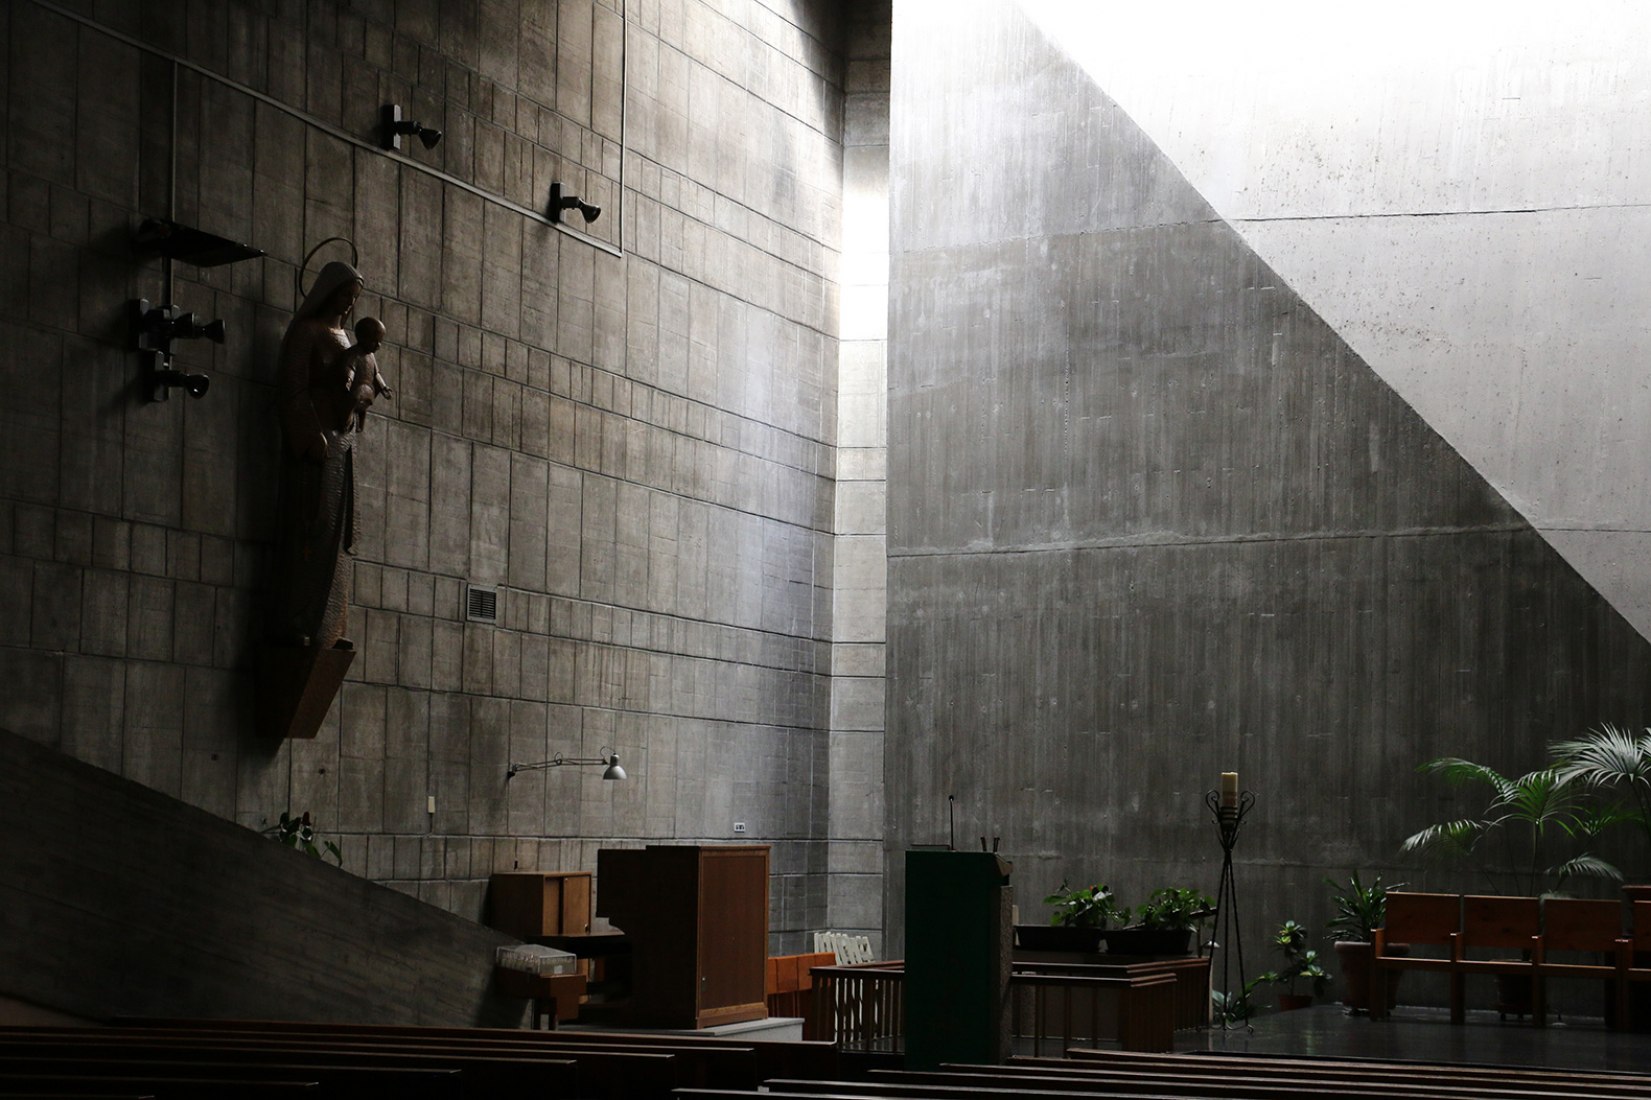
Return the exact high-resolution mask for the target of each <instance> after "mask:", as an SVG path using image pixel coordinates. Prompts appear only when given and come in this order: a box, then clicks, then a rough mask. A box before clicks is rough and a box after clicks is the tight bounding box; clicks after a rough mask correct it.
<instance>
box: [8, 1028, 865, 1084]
mask: <svg viewBox="0 0 1651 1100" xmlns="http://www.w3.org/2000/svg"><path fill="white" fill-rule="evenodd" d="M837 1073H838V1065H837V1052H836V1049H835V1048H834V1047H833V1046H832V1045H831V1044H829V1043H780V1042H763V1041H755V1042H741V1041H736V1040H730V1039H716V1038H709V1037H701V1036H695V1035H667V1034H659V1033H629V1034H622V1033H609V1032H603V1033H595V1032H575V1031H552V1032H542V1031H525V1030H510V1029H489V1028H441V1027H396V1026H380V1025H372V1024H333V1023H327V1024H318V1023H299V1022H284V1021H253V1020H159V1019H144V1020H119V1021H116V1022H114V1023H113V1024H112V1025H111V1026H108V1027H7V1028H0V1096H17V1095H40V1096H78V1095H120V1096H154V1097H157V1098H166V1097H178V1098H182V1100H198V1098H206V1097H219V1096H222V1097H239V1096H246V1097H253V1098H255V1100H263V1098H266V1097H267V1098H269V1100H276V1098H285V1097H314V1098H317V1100H328V1098H331V1097H348V1098H349V1100H359V1097H360V1096H361V1095H362V1093H363V1090H366V1091H367V1093H368V1094H369V1095H374V1096H377V1095H384V1096H395V1097H408V1098H430V1100H447V1098H460V1097H476V1096H499V1097H517V1096H533V1097H535V1098H543V1100H561V1098H567V1100H573V1098H589V1100H630V1098H638V1100H664V1098H666V1097H669V1096H670V1095H671V1094H672V1092H673V1091H674V1090H677V1089H682V1088H711V1089H719V1088H720V1089H755V1088H756V1087H757V1086H758V1085H759V1084H760V1083H761V1082H762V1081H764V1080H768V1079H770V1078H781V1077H820V1078H830V1077H834V1076H836V1075H837Z"/></svg>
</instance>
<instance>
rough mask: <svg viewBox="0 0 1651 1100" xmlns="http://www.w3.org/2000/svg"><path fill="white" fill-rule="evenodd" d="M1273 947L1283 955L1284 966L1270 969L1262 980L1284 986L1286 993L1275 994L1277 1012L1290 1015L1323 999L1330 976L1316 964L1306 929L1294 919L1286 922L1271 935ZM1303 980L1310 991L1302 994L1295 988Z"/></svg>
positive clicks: (1314, 949) (1316, 960)
mask: <svg viewBox="0 0 1651 1100" xmlns="http://www.w3.org/2000/svg"><path fill="white" fill-rule="evenodd" d="M1273 946H1274V947H1275V948H1277V949H1278V952H1279V954H1281V955H1283V956H1284V966H1283V967H1281V968H1280V969H1278V970H1269V971H1267V973H1265V974H1263V975H1262V977H1263V978H1265V979H1266V980H1267V981H1269V982H1272V983H1273V984H1275V985H1282V986H1285V987H1286V991H1285V992H1283V993H1280V994H1279V995H1278V1010H1279V1011H1280V1012H1290V1011H1292V1010H1294V1009H1298V1008H1306V1007H1307V1006H1308V1005H1310V1004H1312V1003H1313V998H1314V997H1322V996H1323V995H1324V988H1325V986H1327V985H1329V983H1330V975H1329V974H1328V973H1326V972H1325V969H1324V967H1323V966H1321V965H1320V964H1319V953H1318V950H1317V949H1316V948H1312V947H1308V946H1307V929H1306V928H1305V927H1304V926H1302V925H1300V924H1298V923H1296V922H1295V921H1293V920H1287V921H1285V922H1284V923H1283V924H1281V925H1279V928H1278V931H1277V932H1275V933H1274V934H1273ZM1302 981H1306V982H1309V983H1311V989H1312V992H1310V993H1302V992H1300V991H1299V990H1298V989H1297V988H1296V987H1297V983H1299V982H1302Z"/></svg>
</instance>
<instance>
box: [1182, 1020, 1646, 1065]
mask: <svg viewBox="0 0 1651 1100" xmlns="http://www.w3.org/2000/svg"><path fill="white" fill-rule="evenodd" d="M1252 1023H1253V1024H1254V1030H1253V1031H1251V1030H1246V1029H1244V1028H1237V1029H1234V1030H1231V1031H1222V1030H1221V1029H1220V1028H1211V1029H1209V1030H1208V1031H1183V1032H1179V1033H1178V1034H1177V1036H1176V1040H1177V1041H1176V1049H1177V1050H1184V1051H1201V1050H1209V1051H1214V1052H1227V1053H1233V1054H1308V1055H1315V1056H1318V1057H1325V1058H1337V1057H1348V1058H1392V1059H1399V1060H1404V1061H1427V1062H1461V1063H1469V1062H1481V1063H1489V1064H1493V1065H1504V1066H1542V1067H1547V1068H1551V1069H1581V1070H1621V1071H1626V1072H1632V1073H1645V1074H1651V1034H1631V1033H1625V1032H1618V1031H1610V1030H1607V1029H1606V1027H1605V1024H1604V1021H1602V1020H1600V1019H1598V1018H1597V1017H1593V1018H1591V1017H1581V1018H1577V1017H1570V1018H1567V1019H1566V1020H1565V1021H1564V1022H1563V1023H1559V1022H1553V1021H1550V1022H1549V1024H1548V1026H1547V1027H1545V1028H1538V1027H1533V1026H1532V1025H1531V1024H1530V1023H1529V1022H1528V1021H1527V1022H1525V1023H1517V1022H1514V1021H1513V1020H1509V1021H1507V1022H1505V1023H1504V1022H1502V1021H1500V1020H1498V1019H1497V1015H1496V1013H1494V1012H1469V1013H1468V1021H1467V1023H1465V1024H1452V1023H1451V1022H1450V1015H1449V1013H1448V1012H1447V1011H1446V1010H1445V1009H1443V1008H1438V1009H1434V1008H1413V1007H1404V1006H1401V1007H1399V1008H1397V1009H1395V1010H1394V1013H1393V1017H1392V1018H1391V1019H1388V1020H1384V1021H1381V1022H1379V1023H1378V1022H1373V1021H1371V1020H1370V1019H1369V1017H1366V1016H1349V1015H1347V1014H1346V1011H1345V1010H1344V1009H1342V1008H1341V1007H1340V1006H1339V1005H1317V1006H1314V1007H1313V1008H1305V1009H1301V1010H1299V1011H1296V1012H1274V1013H1268V1014H1266V1015H1262V1016H1257V1017H1256V1018H1255V1019H1254V1020H1253V1021H1252Z"/></svg>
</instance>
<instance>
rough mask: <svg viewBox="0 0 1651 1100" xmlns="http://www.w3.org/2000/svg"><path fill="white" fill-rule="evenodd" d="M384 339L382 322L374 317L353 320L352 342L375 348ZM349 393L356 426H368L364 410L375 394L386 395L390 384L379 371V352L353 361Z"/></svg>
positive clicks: (369, 406) (371, 402) (362, 346)
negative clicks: (377, 354) (353, 402)
mask: <svg viewBox="0 0 1651 1100" xmlns="http://www.w3.org/2000/svg"><path fill="white" fill-rule="evenodd" d="M383 342H384V323H383V322H382V321H380V320H379V319H378V318H377V317H363V318H362V319H361V320H359V321H357V322H356V323H355V346H356V347H358V348H372V349H377V347H378V345H379V344H381V343H383ZM350 396H351V398H352V399H353V400H354V401H355V430H356V431H358V432H359V431H360V430H361V429H362V428H365V427H366V426H367V410H368V409H370V408H372V407H373V400H374V399H375V398H377V397H380V396H383V397H389V396H390V387H389V385H387V384H386V383H385V381H384V376H383V375H382V374H380V373H378V356H376V355H374V354H373V352H372V351H368V352H367V353H366V354H364V355H362V356H360V357H359V358H357V359H355V360H353V361H352V367H351V370H350Z"/></svg>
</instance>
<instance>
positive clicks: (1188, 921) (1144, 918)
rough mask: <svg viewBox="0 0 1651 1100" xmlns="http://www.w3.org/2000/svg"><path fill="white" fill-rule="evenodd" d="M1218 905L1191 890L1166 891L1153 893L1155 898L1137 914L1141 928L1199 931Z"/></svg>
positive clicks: (1161, 890) (1165, 888)
mask: <svg viewBox="0 0 1651 1100" xmlns="http://www.w3.org/2000/svg"><path fill="white" fill-rule="evenodd" d="M1214 906H1215V903H1214V902H1213V901H1211V900H1210V899H1209V896H1208V895H1207V894H1204V893H1202V892H1201V891H1198V890H1194V889H1192V888H1191V887H1164V888H1163V889H1159V890H1154V891H1153V892H1152V896H1151V897H1150V898H1149V899H1148V900H1147V901H1146V903H1145V904H1143V905H1142V906H1141V907H1140V909H1138V910H1136V918H1137V919H1138V920H1139V921H1140V927H1142V928H1154V929H1159V930H1161V931H1169V930H1171V929H1176V930H1180V929H1183V928H1196V927H1198V922H1199V921H1201V920H1203V919H1204V918H1206V917H1208V916H1211V915H1212V914H1213V913H1214V911H1215V909H1214Z"/></svg>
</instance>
